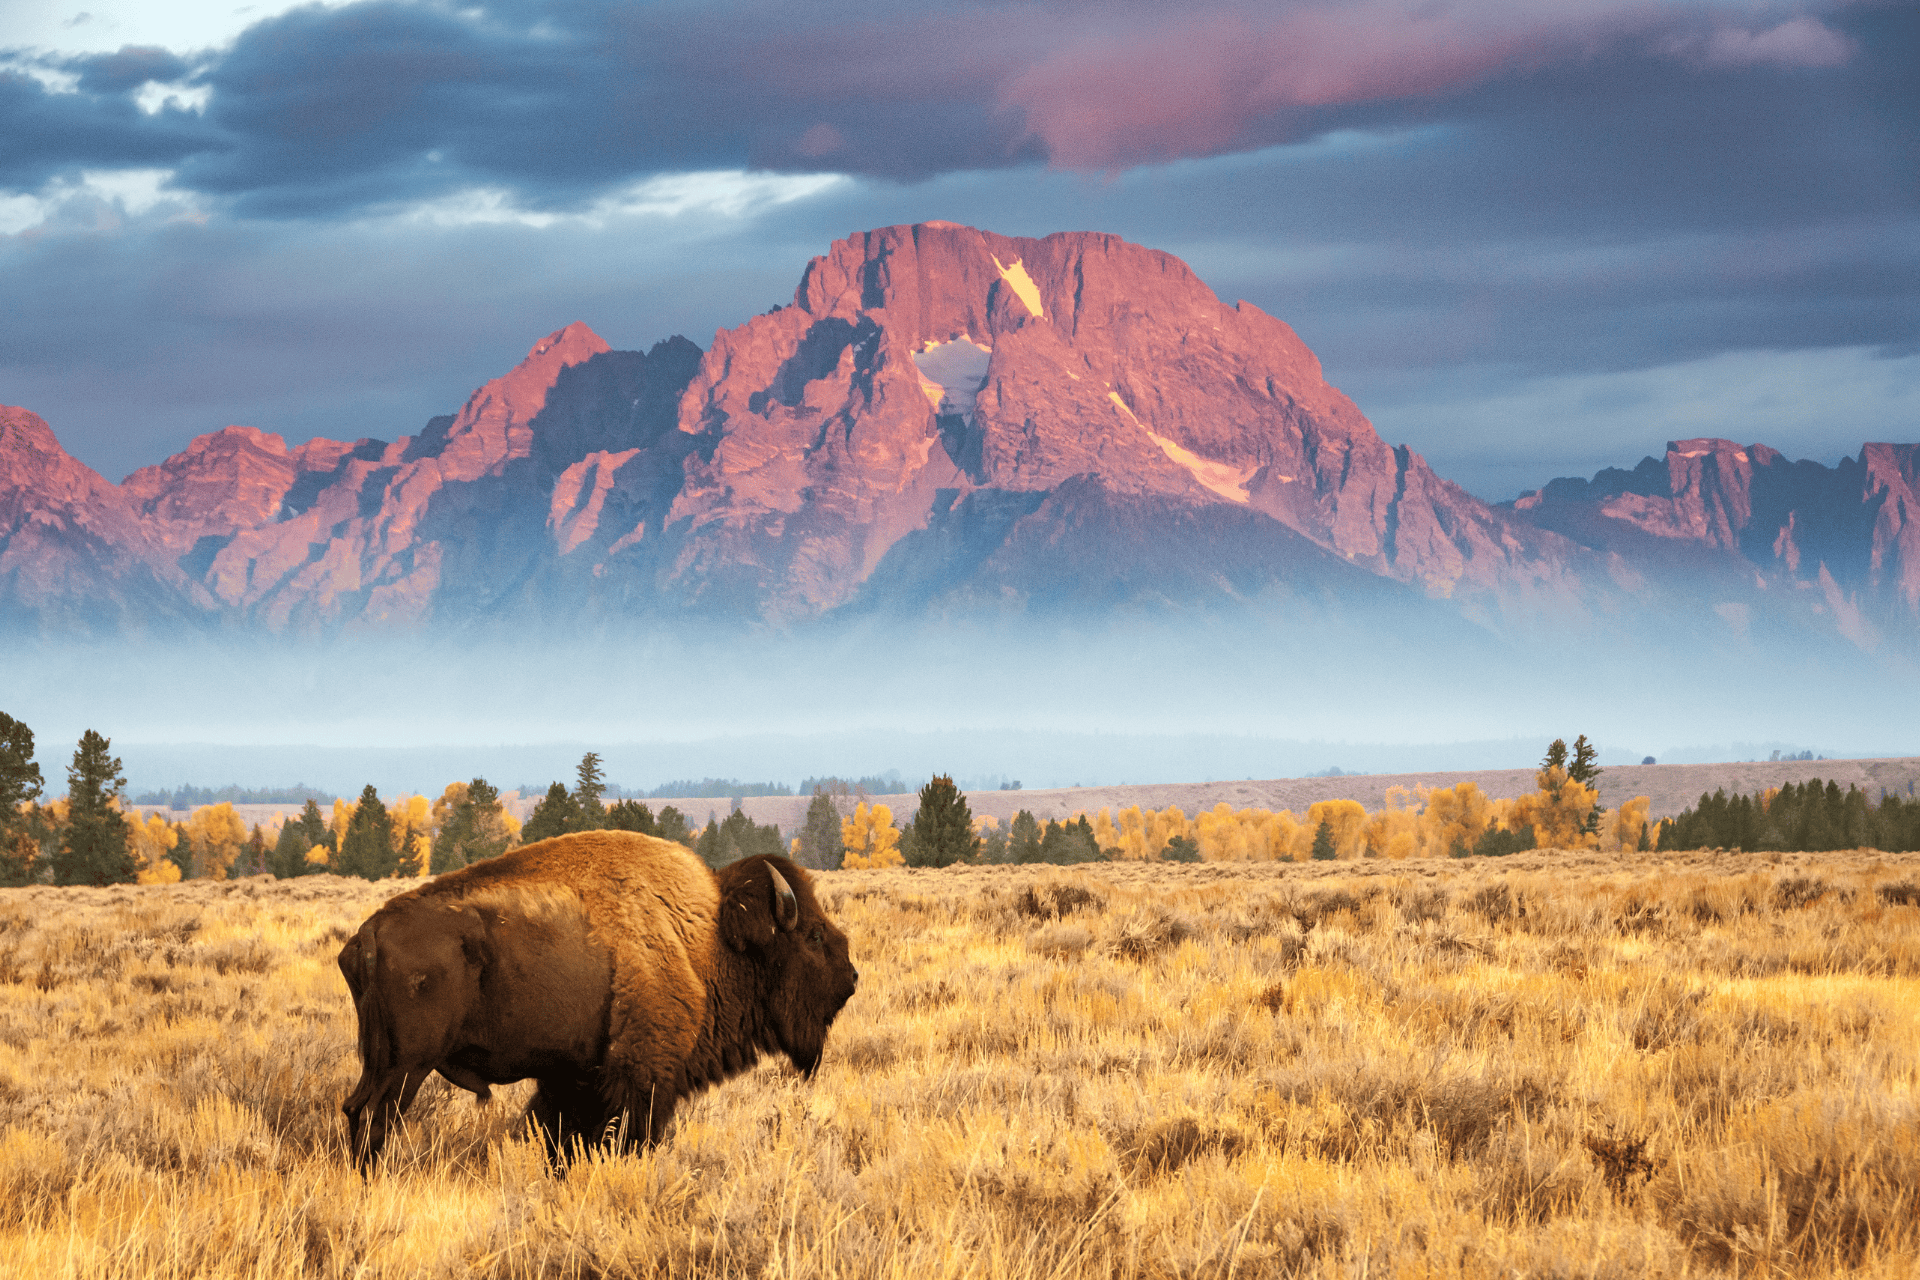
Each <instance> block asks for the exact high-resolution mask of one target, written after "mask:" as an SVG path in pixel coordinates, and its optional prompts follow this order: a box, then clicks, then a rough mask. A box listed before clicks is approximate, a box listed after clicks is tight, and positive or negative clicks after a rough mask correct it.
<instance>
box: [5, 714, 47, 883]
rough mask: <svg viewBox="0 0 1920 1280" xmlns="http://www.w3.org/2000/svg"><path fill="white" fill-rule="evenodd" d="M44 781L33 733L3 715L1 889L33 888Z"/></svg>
mask: <svg viewBox="0 0 1920 1280" xmlns="http://www.w3.org/2000/svg"><path fill="white" fill-rule="evenodd" d="M43 785H44V780H43V779H42V778H41V776H40V766H39V765H37V764H35V763H34V762H33V730H31V729H29V728H27V726H26V725H24V724H22V723H20V722H19V721H18V720H15V719H14V718H13V717H12V716H10V715H8V714H7V713H6V712H4V711H0V885H5V886H17V885H26V884H32V883H33V881H34V880H35V879H36V878H38V876H39V872H40V862H41V857H40V842H39V841H38V840H36V839H34V836H33V832H32V831H31V830H30V827H31V825H32V817H33V815H34V812H35V811H36V810H37V806H35V805H34V803H33V802H34V800H35V799H36V798H37V797H38V796H39V795H40V792H41V789H42V787H43Z"/></svg>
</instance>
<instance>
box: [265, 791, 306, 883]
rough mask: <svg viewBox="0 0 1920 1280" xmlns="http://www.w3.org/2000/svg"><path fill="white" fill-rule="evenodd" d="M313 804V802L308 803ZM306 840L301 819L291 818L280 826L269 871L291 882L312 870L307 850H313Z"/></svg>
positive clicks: (268, 863) (269, 857)
mask: <svg viewBox="0 0 1920 1280" xmlns="http://www.w3.org/2000/svg"><path fill="white" fill-rule="evenodd" d="M307 803H308V804H312V803H313V801H311V800H309V801H307ZM312 847H313V846H312V845H309V844H308V843H307V840H306V831H305V830H304V829H303V828H302V827H301V825H300V819H298V818H290V819H288V820H287V821H286V822H284V823H282V824H281V826H280V835H279V837H278V838H277V839H276V840H274V842H273V851H272V852H271V853H269V854H268V855H267V870H269V871H271V872H273V874H274V877H275V878H276V879H280V880H291V879H292V878H293V877H295V876H303V875H305V874H306V873H307V871H308V870H309V869H310V868H311V865H312V864H310V863H309V862H308V861H307V850H308V849H310V848H312Z"/></svg>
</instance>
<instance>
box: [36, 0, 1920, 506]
mask: <svg viewBox="0 0 1920 1280" xmlns="http://www.w3.org/2000/svg"><path fill="white" fill-rule="evenodd" d="M1916 175H1920V7H1916V6H1915V5H1913V4H1912V3H1904V4H1896V3H1874V2H1871V0H1869V2H1864V3H1792V2H1782V3H1765V2H1755V3H1745V2H1738V0H1719V2H1716V0H1665V2H1657V0H1525V2H1524V3H1523V2H1520V0H1481V2H1475V3H1448V2H1446V0H1342V2H1339V3H1334V2H1332V0H1327V2H1324V3H1307V2H1302V0H1260V2H1259V3H1251V2H1247V0H1209V2H1200V3H1190V2H1182V0H1155V2H1154V3H1151V4H1149V3H1136V2H1134V0H1099V2H1097V3H1096V2H1094V0H1050V2H1048V0H1039V2H1028V3H974V2H968V0H960V2H949V0H927V2H923V3H917V4H914V5H911V6H906V5H899V4H886V5H880V4H876V3H871V2H869V0H845V2H844V3H839V4H835V5H832V6H825V5H792V4H788V3H773V2H771V0H714V2H710V3H679V2H675V0H664V2H660V3H609V2H607V0H570V2H569V3H566V4H552V3H542V2H539V0H506V2H504V3H476V4H442V3H404V2H400V0H363V2H360V3H328V4H312V5H305V6H291V5H286V4H282V3H280V2H279V0H267V2H265V3H256V4H251V5H244V6H235V5H233V4H232V3H230V0H229V2H227V3H219V4H196V3H179V2H175V3H169V2H168V0H141V2H140V3H138V4H135V3H123V2H122V0H62V2H59V3H41V2H39V0H0V403H8V404H20V405H23V406H25V407H27V408H29V409H32V410H33V411H35V412H37V413H39V414H40V415H41V416H42V417H44V418H45V419H46V420H47V421H48V423H49V425H51V426H52V427H53V429H54V431H55V432H56V434H57V435H58V436H59V437H60V439H61V441H62V443H63V444H64V445H65V446H66V447H67V448H68V450H69V451H70V452H72V453H73V454H74V455H75V456H77V457H79V458H80V459H81V460H82V461H84V462H86V463H88V464H90V465H92V466H93V467H95V468H97V469H98V470H100V471H101V472H102V473H103V474H105V475H106V476H107V478H108V479H110V480H116V481H117V480H119V479H120V478H121V477H122V476H124V475H125V474H127V473H128V472H129V471H131V470H133V469H135V468H137V467H140V466H143V465H148V464H151V463H154V462H158V461H160V460H161V459H163V458H164V457H166V456H167V455H168V454H170V453H172V452H174V451H176V450H177V449H179V448H181V447H182V446H184V445H185V444H186V442H187V441H188V440H190V439H191V438H192V437H193V436H195V435H197V434H200V433H202V432H206V431H212V430H217V429H218V428H219V427H221V426H224V425H226V424H228V423H234V422H238V423H245V424H248V425H253V426H258V427H261V428H264V429H267V430H271V431H276V432H279V433H280V434H282V435H283V436H285V437H286V438H287V439H288V441H289V443H297V442H299V441H301V440H304V439H307V438H309V437H311V436H314V435H327V436H332V437H335V438H345V439H352V438H357V437H361V436H375V437H379V438H382V439H393V438H396V437H398V436H401V435H405V434H411V433H414V432H417V431H418V430H419V429H420V428H421V426H422V425H423V424H424V423H425V422H426V420H427V419H428V418H429V417H431V416H433V415H435V414H440V413H448V412H453V411H454V410H455V409H457V407H458V406H459V404H460V403H461V402H462V401H463V400H464V399H465V397H466V395H467V394H468V392H469V391H471V390H472V389H473V388H474V387H475V386H477V385H478V384H480V383H481V382H483V381H485V380H486V379H488V378H490V377H493V376H496V375H498V374H500V373H502V372H504V371H505V370H507V369H508V368H510V367H511V366H512V365H513V364H514V363H516V362H517V361H518V360H519V359H520V358H521V357H522V356H523V355H524V354H525V352H526V350H527V349H528V347H529V346H531V345H532V344H533V343H534V342H535V341H536V340H537V339H539V338H540V337H541V336H542V335H544V334H546V333H548V332H551V331H552V330H554V329H556V328H559V327H560V326H562V325H564V324H567V323H569V322H571V321H574V320H584V321H585V322H587V323H588V324H589V325H591V326H592V327H593V328H594V329H596V330H597V331H598V332H599V333H601V335H602V336H603V337H605V338H606V339H607V340H608V341H609V342H611V343H613V344H614V345H615V346H617V347H624V348H645V347H648V346H650V345H651V344H652V343H654V342H656V341H658V340H660V339H662V338H665V337H667V336H669V335H670V334H674V333H681V334H685V335H686V336H688V337H690V338H692V339H693V340H694V341H695V342H698V343H700V344H701V345H702V346H703V347H704V346H707V345H709V344H710V342H711V341H712V335H713V333H714V331H715V329H716V328H721V327H731V326H734V325H737V324H740V323H743V322H744V321H745V320H746V319H747V318H748V317H749V316H751V315H753V314H756V313H758V312H761V311H764V310H766V309H767V308H768V307H770V306H772V305H774V304H777V303H781V302H784V301H788V300H790V299H791V297H792V293H793V289H794V286H795V285H796V284H797V282H798V280H799V277H800V273H801V271H802V269H803V268H804V266H805V264H806V262H807V260H808V258H810V257H812V256H813V255H815V254H818V253H822V252H824V251H825V250H826V248H827V246H828V245H829V244H830V243H831V242H832V241H833V240H834V239H836V238H838V237H841V236H845V235H847V234H850V233H852V232H855V231H860V230H865V229H868V228H872V227H877V226H884V225H888V224H891V223H899V222H915V221H922V220H930V219H946V220H950V221H955V222H963V223H968V224H971V225H975V226H980V227H985V228H988V229H991V230H994V231H998V232H1001V233H1005V234H1012V235H1044V234H1047V233H1049V232H1052V231H1066V230H1100V231H1107V232H1113V233H1117V234H1119V235H1122V236H1124V237H1126V238H1127V239H1129V240H1133V241H1135V242H1137V243H1141V244H1146V245H1150V246H1152V247H1155V248H1159V249H1164V250H1167V251H1168V252H1171V253H1174V254H1176V255H1178V256H1180V257H1182V258H1184V259H1185V260H1187V261H1188V262H1189V263H1190V264H1192V266H1193V267H1194V268H1195V270H1196V271H1198V272H1199V274H1200V275H1201V277H1202V278H1203V279H1205V280H1206V281H1207V282H1208V283H1209V284H1210V285H1212V286H1213V288H1214V289H1215V291H1216V292H1217V293H1219V294H1220V295H1221V297H1222V298H1223V299H1225V300H1227V301H1229V302H1231V301H1235V300H1237V299H1241V298H1244V299H1247V300H1249V301H1251V302H1253V303H1255V304H1257V305H1259V306H1260V307H1262V308H1264V309H1266V310H1267V311H1269V312H1271V313H1273V314H1274V315H1277V316H1279V317H1280V318H1282V319H1284V320H1286V321H1287V322H1288V323H1290V324H1291V325H1293V327H1294V328H1295V329H1296V330H1298V331H1299V333H1300V334H1301V336H1302V337H1303V338H1305V340H1306V341H1307V343H1308V344H1309V345H1310V346H1311V347H1312V348H1313V349H1314V350H1315V351H1316V352H1317V353H1318V354H1319V356H1320V358H1321V360H1322V363H1323V366H1324V367H1325V370H1326V372H1327V376H1328V378H1329V380H1330V381H1332V382H1333V383H1334V384H1335V385H1337V386H1340V387H1341V388H1342V389H1344V390H1345V391H1347V392H1348V393H1349V394H1350V395H1351V396H1353V398H1354V399H1355V400H1356V402H1357V403H1358V404H1359V406H1360V408H1361V410H1362V411H1363V412H1364V413H1366V414H1367V415H1368V416H1369V417H1370V418H1371V419H1372V420H1373V422H1374V423H1375V425H1376V426H1377V427H1378V428H1379V429H1380V432H1381V434H1382V435H1383V436H1385V437H1386V438H1387V439H1388V441H1389V442H1391V443H1395V444H1400V443H1405V444H1410V445H1412V446H1413V447H1414V448H1415V449H1416V450H1418V451H1419V452H1421V453H1423V454H1425V455H1426V456H1427V458H1428V459H1429V460H1430V461H1431V462H1432V463H1433V464H1434V466H1435V467H1436V469H1438V470H1439V471H1440V473H1441V474H1442V475H1445V476H1447V477H1449V478H1451V479H1454V480H1456V481H1458V482H1460V483H1461V484H1463V485H1465V486H1466V487H1467V488H1468V489H1469V490H1471V491H1472V492H1474V493H1476V494H1479V495H1480V496H1482V497H1485V498H1489V499H1494V500H1500V499H1505V498H1511V497H1513V496H1515V495H1516V494H1517V493H1519V492H1521V491H1522V490H1524V489H1529V488H1533V487H1535V486H1537V485H1539V484H1541V483H1543V482H1544V481H1546V480H1547V479H1550V478H1552V477H1554V476H1558V475H1572V474H1591V473H1592V472H1593V471H1596V470H1598V469H1599V468H1601V467H1603V466H1609V465H1618V466H1632V465H1633V464H1634V463H1635V462H1636V461H1638V459H1639V458H1640V457H1642V456H1643V455H1645V454H1649V453H1652V454H1658V453H1660V452H1661V450H1662V449H1663V447H1664V445H1665V442H1666V441H1667V440H1669V439H1679V438H1686V437H1691V436H1699V435H1720V436H1726V437H1730V438H1733V439H1736V440H1739V441H1741V442H1743V443H1747V442H1756V441H1758V442H1764V443H1767V444H1771V445H1773V446H1775V447H1777V448H1780V449H1782V450H1784V451H1786V452H1787V453H1789V454H1790V455H1793V456H1796V457H1811V458H1815V459H1818V460H1821V461H1823V462H1828V463H1831V462H1833V461H1836V460H1837V459H1838V458H1839V457H1841V456H1842V455H1844V454H1848V453H1853V452H1856V451H1857V449H1858V447H1859V445H1860V443H1861V442H1862V441H1865V440H1902V441H1911V440H1915V439H1920V341H1917V339H1920V177H1917V176H1916Z"/></svg>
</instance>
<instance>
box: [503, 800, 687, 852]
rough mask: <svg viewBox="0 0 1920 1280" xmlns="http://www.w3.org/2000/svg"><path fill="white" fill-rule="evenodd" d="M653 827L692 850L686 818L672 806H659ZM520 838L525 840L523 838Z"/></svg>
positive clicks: (665, 836) (668, 838) (666, 837)
mask: <svg viewBox="0 0 1920 1280" xmlns="http://www.w3.org/2000/svg"><path fill="white" fill-rule="evenodd" d="M653 825H654V826H656V827H658V828H659V829H660V838H661V839H662V840H671V841H673V842H674V843H675V844H683V845H685V846H687V848H689V849H691V848H693V832H692V831H690V830H688V829H687V816H686V815H685V814H684V813H681V812H680V811H679V810H678V809H676V808H674V807H673V806H672V805H670V804H663V805H661V806H660V816H659V817H657V818H655V819H654V820H653ZM521 838H522V839H525V837H524V836H523V837H521Z"/></svg>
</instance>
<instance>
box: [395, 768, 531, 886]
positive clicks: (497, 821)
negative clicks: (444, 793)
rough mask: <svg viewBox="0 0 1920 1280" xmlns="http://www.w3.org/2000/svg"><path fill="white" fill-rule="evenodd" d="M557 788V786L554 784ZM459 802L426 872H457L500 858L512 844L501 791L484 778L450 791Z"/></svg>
mask: <svg viewBox="0 0 1920 1280" xmlns="http://www.w3.org/2000/svg"><path fill="white" fill-rule="evenodd" d="M555 785H558V784H555ZM448 790H449V793H450V794H453V795H454V796H456V797H457V798H456V799H455V800H454V802H453V805H452V806H451V808H449V809H448V811H447V814H446V816H445V818H443V819H442V820H441V823H440V830H439V832H438V833H437V834H436V835H435V836H434V838H433V847H432V851H431V854H430V856H429V858H428V862H427V868H428V870H430V871H432V872H433V874H435V875H439V874H440V873H441V872H443V871H454V870H457V869H459V868H461V867H464V866H468V865H470V864H472V863H475V862H479V861H480V860H481V859H483V858H497V857H499V856H500V855H501V854H502V853H505V852H506V851H507V846H508V845H510V844H512V843H513V834H512V832H510V831H509V830H508V829H507V810H506V806H505V805H503V804H501V803H500V791H499V788H497V787H495V786H494V785H493V784H492V783H490V782H488V781H487V780H486V779H485V778H475V779H474V780H473V781H471V782H468V783H466V784H464V785H455V786H453V787H450V788H448Z"/></svg>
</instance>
